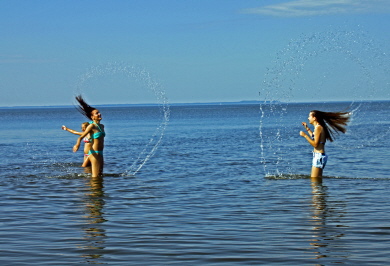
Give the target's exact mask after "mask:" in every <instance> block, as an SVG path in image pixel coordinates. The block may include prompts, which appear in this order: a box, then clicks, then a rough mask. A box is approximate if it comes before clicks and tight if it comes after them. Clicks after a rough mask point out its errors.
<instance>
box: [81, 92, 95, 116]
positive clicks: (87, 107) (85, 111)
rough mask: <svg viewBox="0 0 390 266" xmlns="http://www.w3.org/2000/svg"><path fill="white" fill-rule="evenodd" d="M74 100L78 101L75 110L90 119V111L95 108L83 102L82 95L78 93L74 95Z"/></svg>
mask: <svg viewBox="0 0 390 266" xmlns="http://www.w3.org/2000/svg"><path fill="white" fill-rule="evenodd" d="M76 101H77V102H78V106H76V108H77V110H78V111H79V112H80V113H82V114H83V115H84V116H85V117H87V118H88V119H91V120H92V115H91V113H92V111H93V110H96V108H93V107H92V106H90V105H89V104H87V103H86V102H85V100H84V99H83V96H81V95H78V96H76Z"/></svg>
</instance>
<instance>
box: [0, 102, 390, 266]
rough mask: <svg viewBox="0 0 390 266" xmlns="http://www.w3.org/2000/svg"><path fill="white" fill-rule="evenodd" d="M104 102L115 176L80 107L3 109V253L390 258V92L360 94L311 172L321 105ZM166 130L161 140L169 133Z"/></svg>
mask: <svg viewBox="0 0 390 266" xmlns="http://www.w3.org/2000/svg"><path fill="white" fill-rule="evenodd" d="M345 107H348V104H345V103H328V104H289V105H283V104H275V105H272V106H271V105H263V106H262V107H261V108H260V106H259V105H258V104H253V105H252V104H235V105H234V104H231V105H227V104H225V105H183V106H171V107H170V122H169V125H168V126H167V127H166V130H165V131H164V130H161V128H162V119H161V115H162V113H161V110H160V109H159V108H158V107H153V106H130V107H129V106H128V107H101V108H99V109H100V111H101V112H102V114H103V121H102V123H103V124H105V126H106V132H107V137H106V148H105V150H104V153H105V162H106V164H105V176H104V177H103V178H101V179H96V180H91V178H90V177H89V175H88V174H87V173H85V172H84V169H83V168H81V167H80V165H81V162H82V157H83V153H82V151H79V152H77V153H73V152H72V146H73V145H74V143H75V141H76V136H75V135H72V134H70V133H68V132H65V131H62V130H61V125H66V126H68V127H70V128H72V129H76V130H77V129H79V128H80V124H81V123H82V122H84V119H83V117H82V116H81V115H80V114H79V113H78V112H77V111H76V109H74V108H73V107H69V108H67V107H62V108H60V107H52V108H2V109H0V125H1V127H0V158H1V160H0V195H1V213H0V239H1V241H0V263H1V265H72V264H80V265H83V264H84V265H87V264H108V265H333V264H345V265H389V261H390V251H389V250H390V249H389V247H390V204H389V203H388V202H389V198H388V195H389V191H390V164H389V160H390V152H389V150H388V149H389V148H388V147H389V146H390V133H389V127H390V123H389V120H390V102H373V103H363V104H354V105H353V106H352V107H351V108H350V110H351V111H352V112H353V114H354V115H353V120H352V122H351V123H350V126H349V128H348V130H349V131H348V133H347V134H346V135H343V136H340V137H339V138H338V139H336V141H335V142H334V143H327V153H328V154H329V156H330V158H329V162H328V165H327V167H326V169H325V171H324V174H325V176H326V178H324V180H323V183H322V184H318V183H311V182H310V179H308V174H309V173H310V168H311V162H310V161H311V148H310V145H309V144H308V143H307V142H306V141H305V140H304V139H303V138H301V137H300V136H299V131H300V130H301V129H302V126H301V122H302V121H307V116H308V113H309V111H310V110H311V109H320V110H327V111H336V110H342V109H344V108H345ZM161 137H162V139H161V141H159V140H160V138H161Z"/></svg>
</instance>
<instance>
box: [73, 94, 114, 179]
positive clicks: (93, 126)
mask: <svg viewBox="0 0 390 266" xmlns="http://www.w3.org/2000/svg"><path fill="white" fill-rule="evenodd" d="M76 101H77V102H78V106H77V109H78V110H79V111H80V113H82V114H83V115H84V116H85V117H87V118H88V119H90V120H91V122H89V125H88V126H87V128H86V129H85V131H84V132H83V134H82V135H80V137H79V138H78V139H77V142H76V145H74V147H73V152H76V151H77V150H78V149H79V147H80V143H81V141H82V140H83V139H84V137H85V136H87V135H88V134H90V139H91V142H92V145H91V148H90V150H89V152H88V159H89V160H90V162H91V170H92V177H98V176H101V175H102V174H103V164H104V159H103V150H104V137H105V136H106V133H105V132H104V125H103V124H100V121H101V120H102V115H101V114H100V112H99V110H98V109H96V108H94V107H92V106H90V105H89V104H87V103H86V102H85V100H84V99H83V97H82V96H81V95H79V96H76Z"/></svg>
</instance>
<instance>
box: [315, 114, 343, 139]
mask: <svg viewBox="0 0 390 266" xmlns="http://www.w3.org/2000/svg"><path fill="white" fill-rule="evenodd" d="M310 113H311V114H312V115H313V116H314V117H315V118H317V122H318V123H319V124H320V125H321V126H322V127H323V128H324V131H325V137H326V139H327V140H329V141H333V139H334V137H335V134H339V132H341V133H345V132H346V131H347V129H346V126H347V123H348V122H349V117H350V113H349V112H322V111H318V110H313V111H311V112H310Z"/></svg>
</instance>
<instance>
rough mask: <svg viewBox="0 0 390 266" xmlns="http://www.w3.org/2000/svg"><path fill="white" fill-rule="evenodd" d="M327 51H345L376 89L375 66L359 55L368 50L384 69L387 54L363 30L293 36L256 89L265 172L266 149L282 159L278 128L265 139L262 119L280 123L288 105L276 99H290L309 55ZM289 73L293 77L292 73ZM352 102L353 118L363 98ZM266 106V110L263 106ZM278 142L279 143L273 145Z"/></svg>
mask: <svg viewBox="0 0 390 266" xmlns="http://www.w3.org/2000/svg"><path fill="white" fill-rule="evenodd" d="M313 45H316V46H315V48H316V49H315V50H311V51H310V50H309V49H308V48H310V47H311V46H313ZM329 52H336V53H341V54H343V55H346V57H347V58H349V59H350V60H352V62H354V63H356V64H357V65H358V66H359V68H360V69H361V71H362V72H363V75H364V76H365V77H366V80H365V82H366V83H367V84H366V86H367V88H369V89H370V91H371V92H372V93H371V95H374V94H375V92H376V91H377V88H375V86H374V85H375V84H374V79H373V77H372V75H371V72H370V69H371V68H373V67H374V66H371V68H370V65H369V64H367V62H363V61H362V59H361V56H364V55H368V54H369V55H370V59H371V60H375V68H374V69H376V70H377V69H378V67H382V68H383V69H384V70H386V65H387V64H388V62H387V61H386V59H387V55H386V54H385V53H383V52H381V51H379V50H378V49H376V47H375V45H374V44H373V41H372V40H371V39H370V38H368V37H367V35H366V34H364V33H362V32H354V31H329V32H322V33H315V34H312V35H310V36H308V37H307V36H303V37H301V38H300V39H298V40H292V41H291V42H290V43H289V44H288V46H287V47H286V48H285V49H284V50H282V51H280V52H279V53H278V54H277V56H276V60H275V62H274V64H275V66H274V67H273V68H268V69H267V71H266V74H265V79H264V81H263V86H262V90H261V92H260V93H259V94H260V97H261V102H262V103H261V104H260V113H261V117H260V125H259V131H260V148H261V163H262V164H263V167H264V171H265V173H266V174H267V173H268V169H267V158H266V154H265V150H266V149H270V150H272V151H273V154H274V155H278V156H279V157H278V158H277V161H276V165H278V164H279V163H280V162H281V161H282V160H283V157H282V156H281V155H280V153H281V145H280V144H281V142H282V141H283V139H282V135H281V134H280V133H281V131H280V130H279V129H277V130H276V132H275V134H274V136H273V139H270V138H269V137H268V139H267V142H266V141H265V139H266V138H267V136H265V135H264V133H263V130H264V121H265V119H267V118H272V119H276V121H277V122H278V123H279V124H280V122H282V119H283V118H284V117H285V115H286V114H287V106H286V107H282V104H281V103H280V102H279V99H280V100H282V101H284V102H286V103H288V102H290V101H291V99H292V97H293V95H292V94H293V91H294V89H296V88H295V79H296V77H297V76H299V74H300V73H301V72H302V70H303V69H304V67H305V63H306V62H307V61H308V59H309V58H311V57H315V56H318V55H321V54H325V53H329ZM383 69H382V70H383ZM291 74H292V75H293V77H291ZM286 84H287V85H288V87H287V88H286V89H287V90H286V89H285V88H283V87H282V86H285V85H286ZM364 100H367V99H364ZM354 104H355V101H353V102H352V103H351V104H350V106H349V109H351V111H350V112H351V114H352V118H353V117H354V116H355V115H356V114H357V113H358V111H359V109H360V107H361V105H362V102H360V103H359V102H358V103H357V106H355V107H353V105H354ZM286 105H287V104H286ZM267 108H268V111H267V110H266V109H267ZM352 122H353V119H352ZM389 132H390V127H389V128H388V130H387V133H389ZM387 133H386V134H387ZM278 143H279V145H275V144H278ZM275 146H276V147H275ZM362 147H363V146H362ZM276 174H277V175H280V174H281V173H280V172H279V169H278V168H277V169H276Z"/></svg>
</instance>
